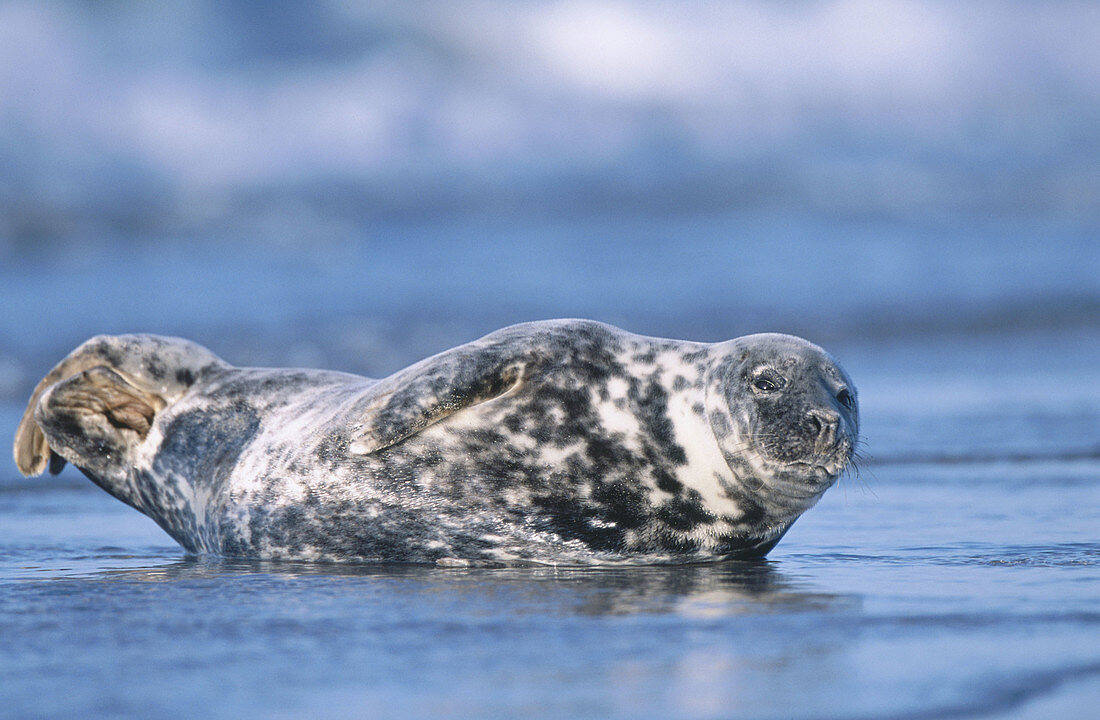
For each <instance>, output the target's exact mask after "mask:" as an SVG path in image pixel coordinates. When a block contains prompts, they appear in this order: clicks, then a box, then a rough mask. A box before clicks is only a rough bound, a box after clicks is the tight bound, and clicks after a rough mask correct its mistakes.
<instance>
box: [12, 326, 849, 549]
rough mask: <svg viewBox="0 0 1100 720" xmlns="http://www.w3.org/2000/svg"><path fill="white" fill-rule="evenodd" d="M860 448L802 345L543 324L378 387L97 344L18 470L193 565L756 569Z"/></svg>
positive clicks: (44, 384)
mask: <svg viewBox="0 0 1100 720" xmlns="http://www.w3.org/2000/svg"><path fill="white" fill-rule="evenodd" d="M858 432H859V411H858V406H857V394H856V389H855V386H854V385H853V383H852V381H851V379H850V378H849V377H848V375H847V374H846V373H845V372H844V370H842V369H841V368H840V366H839V365H838V364H837V363H836V361H835V360H833V359H832V358H831V357H830V356H829V355H828V354H827V353H826V352H825V351H823V350H822V349H821V348H819V347H817V346H815V345H813V344H811V343H809V342H807V341H805V340H802V339H800V338H797V337H793V336H790V335H780V334H759V335H748V336H744V337H740V338H736V339H734V340H730V341H728V342H722V343H715V344H706V343H697V342H688V341H679V340H666V339H660V338H652V337H644V336H640V335H635V334H632V333H628V332H625V331H623V330H620V329H618V328H615V327H612V326H609V325H605V324H602V323H598V322H594V321H588V320H552V321H541V322H533V323H525V324H521V325H515V326H511V327H507V328H504V329H502V330H499V331H497V332H494V333H491V334H489V335H487V336H485V337H483V338H481V339H479V340H475V341H473V342H470V343H468V344H465V345H461V346H459V347H456V348H453V349H451V350H447V351H445V352H442V353H440V354H438V355H435V356H433V357H430V358H427V359H426V360H423V361H421V362H419V363H416V364H415V365H412V366H410V367H408V368H406V369H404V370H401V371H399V372H397V373H394V374H393V375H390V376H389V377H386V378H384V379H381V380H374V379H370V378H365V377H360V376H357V375H351V374H346V373H340V372H333V371H325V370H298V369H259V368H237V367H233V366H231V365H229V364H228V363H226V362H224V361H223V360H221V359H220V358H218V357H217V356H215V355H214V354H213V353H211V352H210V351H209V350H206V349H205V348H203V347H201V346H199V345H196V344H194V343H192V342H189V341H187V340H182V339H177V338H167V337H159V336H154V335H120V336H100V337H95V338H92V339H91V340H89V341H87V342H86V343H84V344H83V345H81V346H80V347H78V348H77V349H76V350H74V351H73V352H72V353H71V354H70V355H69V356H68V357H66V358H65V359H64V360H63V361H61V363H60V364H58V365H57V366H56V367H55V368H54V369H53V370H51V371H50V373H49V374H48V375H46V377H45V378H44V379H43V380H42V381H41V382H40V383H39V384H38V386H37V387H36V388H35V390H34V393H33V395H32V397H31V399H30V402H29V403H28V405H27V410H26V413H25V414H24V416H23V419H22V422H21V423H20V425H19V427H18V430H17V431H16V436H15V447H14V454H15V460H16V464H17V465H18V467H19V469H20V471H21V472H23V473H24V474H25V475H31V474H39V473H42V472H43V471H45V470H46V468H47V466H48V467H49V469H50V470H51V471H52V472H54V473H56V472H58V471H60V469H61V467H62V466H63V465H64V464H65V462H66V461H68V462H70V463H72V464H73V465H75V466H76V467H77V468H79V469H80V470H81V471H83V472H84V474H85V475H87V476H88V477H89V478H90V479H91V480H92V481H93V482H95V483H96V484H97V485H99V486H100V487H101V488H103V489H104V490H106V491H107V492H109V493H111V494H112V495H114V496H115V497H116V498H118V499H120V500H122V501H123V502H125V503H127V504H129V505H131V506H133V507H135V508H136V509H138V510H139V511H141V512H143V513H145V514H146V515H148V516H149V517H151V518H153V520H155V521H156V522H157V523H158V524H159V525H160V526H161V527H162V528H164V530H165V531H167V533H168V534H169V535H170V536H172V538H174V539H175V540H176V541H177V542H178V543H179V544H180V545H182V546H183V547H184V548H185V549H186V550H187V551H188V552H190V553H198V554H203V553H210V554H221V555H227V556H250V557H262V558H292V559H307V560H310V559H316V560H343V559H353V560H371V561H406V562H436V563H440V564H463V563H471V562H472V563H477V564H494V563H507V564H511V563H524V562H531V563H560V564H590V563H604V562H616V561H642V562H694V561H708V560H719V559H725V558H750V557H762V556H763V555H765V554H766V553H767V552H768V551H769V550H771V548H772V547H774V546H775V544H776V543H777V542H778V541H779V539H780V538H781V537H782V536H783V534H784V533H785V532H786V531H787V529H788V528H789V527H790V526H791V524H792V523H793V522H794V521H795V520H796V519H797V518H798V517H799V516H800V515H801V514H802V513H803V512H804V511H806V510H807V509H809V508H810V507H812V506H813V505H814V503H816V502H817V500H818V499H819V498H820V497H821V495H822V494H823V493H824V492H825V491H826V489H828V488H829V487H830V486H831V485H832V484H833V483H834V482H835V481H836V479H837V478H838V476H839V474H840V473H841V472H843V471H844V469H845V468H846V467H848V465H849V463H850V462H851V459H852V456H853V452H854V447H855V444H856V442H857V438H858Z"/></svg>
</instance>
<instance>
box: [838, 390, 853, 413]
mask: <svg viewBox="0 0 1100 720" xmlns="http://www.w3.org/2000/svg"><path fill="white" fill-rule="evenodd" d="M836 399H837V402H839V403H840V404H841V405H843V406H844V407H846V408H848V409H849V410H851V409H852V408H854V407H855V406H856V401H855V398H853V397H852V393H850V392H848V391H847V390H841V391H840V392H838V393H837V394H836Z"/></svg>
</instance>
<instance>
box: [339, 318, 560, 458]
mask: <svg viewBox="0 0 1100 720" xmlns="http://www.w3.org/2000/svg"><path fill="white" fill-rule="evenodd" d="M523 327H524V326H516V327H514V328H506V329H505V330H502V331H499V332H496V333H493V334H492V335H488V336H486V337H485V338H482V339H481V340H477V341H474V342H472V343H468V344H466V345H462V346H460V347H457V348H454V349H453V350H448V351H446V352H443V353H440V354H439V355H435V356H433V357H430V358H428V359H427V360H423V361H422V362H419V363H417V364H416V365H413V366H411V367H409V368H406V369H405V370H402V371H401V372H398V373H396V374H394V375H391V376H390V377H388V378H386V379H384V380H382V381H380V382H379V383H378V384H377V385H375V386H374V390H373V392H374V400H373V402H371V403H370V405H368V406H367V408H366V409H365V411H364V412H363V414H362V416H361V421H360V423H359V424H358V425H357V426H356V427H355V430H354V432H353V434H352V438H351V440H352V442H351V444H350V446H349V448H348V449H349V451H350V452H351V453H353V454H357V455H368V454H370V453H374V452H378V451H379V450H383V449H385V448H387V447H390V446H392V445H396V444H397V443H399V442H401V441H402V440H404V439H406V438H408V437H410V436H412V435H415V434H416V433H418V432H420V431H421V430H423V429H425V428H427V427H429V426H431V425H434V424H435V423H437V422H439V421H441V420H443V419H444V418H447V417H450V416H451V415H454V414H455V413H458V412H460V411H462V410H464V409H466V408H469V407H472V406H474V405H477V404H479V403H484V402H488V401H490V400H493V399H495V398H498V397H501V396H502V395H505V394H507V393H508V392H510V391H512V390H513V389H515V388H517V387H519V386H520V385H522V383H523V381H524V379H525V378H526V377H529V376H530V374H531V372H532V370H533V369H534V368H536V367H537V366H538V365H539V364H540V363H541V362H543V361H544V360H545V359H546V356H547V354H546V352H545V346H543V345H540V341H539V335H538V333H530V332H522V331H521V329H522V328H523Z"/></svg>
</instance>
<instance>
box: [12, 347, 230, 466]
mask: <svg viewBox="0 0 1100 720" xmlns="http://www.w3.org/2000/svg"><path fill="white" fill-rule="evenodd" d="M223 367H227V366H226V365H225V363H224V362H223V361H221V360H220V359H219V358H218V357H217V356H215V355H214V354H213V353H211V352H210V351H208V350H206V349H205V348H203V347H200V346H199V345H196V344H194V343H191V342H188V341H186V340H179V339H176V338H165V337H158V336H155V335H118V336H107V335H103V336H99V337H95V338H92V339H91V340H89V341H87V342H86V343H84V344H83V345H81V346H80V347H78V348H77V349H76V350H74V351H73V352H72V353H70V354H69V356H68V357H66V358H65V359H64V360H62V361H61V362H60V363H59V364H58V365H57V366H56V367H55V368H54V369H53V370H51V371H50V372H49V374H47V375H46V377H44V378H43V379H42V381H41V382H40V383H38V386H37V387H36V388H35V389H34V392H33V393H32V395H31V399H30V402H28V403H27V409H26V411H25V412H24V413H23V419H22V421H20V423H19V427H18V429H16V431H15V444H14V447H13V454H14V456H15V464H16V465H17V466H18V468H19V471H20V472H21V473H23V474H24V475H39V474H41V473H42V472H44V471H45V470H46V469H47V467H48V468H49V470H50V472H51V473H53V474H56V473H58V472H60V471H61V468H62V467H64V465H65V461H66V460H68V461H70V462H72V463H73V464H74V465H77V466H78V467H80V468H81V469H83V470H86V471H88V472H91V473H94V474H97V475H100V476H102V475H103V473H105V472H106V473H108V474H109V471H110V469H111V468H112V467H113V468H117V467H118V466H119V465H120V464H121V463H124V462H126V461H127V460H128V458H129V456H130V452H129V451H130V450H131V449H132V448H133V447H134V446H135V445H136V444H137V443H139V442H140V441H141V440H143V439H144V438H145V436H146V435H147V434H148V432H149V428H150V427H152V423H153V418H154V416H155V415H156V413H157V412H159V411H160V410H162V409H163V408H164V407H165V406H166V405H167V404H169V403H171V402H174V401H175V400H176V399H178V398H179V397H180V396H182V395H183V394H184V393H185V392H186V391H187V389H188V388H189V387H190V386H191V385H192V384H193V383H194V382H195V380H196V379H198V378H199V377H200V376H202V375H204V374H206V373H209V372H210V371H212V370H214V369H218V368H223Z"/></svg>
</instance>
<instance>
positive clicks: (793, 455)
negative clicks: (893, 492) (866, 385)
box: [708, 333, 859, 523]
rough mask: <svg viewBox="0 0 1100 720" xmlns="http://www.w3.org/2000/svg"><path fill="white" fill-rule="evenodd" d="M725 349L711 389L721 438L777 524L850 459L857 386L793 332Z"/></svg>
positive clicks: (830, 480) (808, 501) (808, 500)
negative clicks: (793, 334) (723, 358)
mask: <svg viewBox="0 0 1100 720" xmlns="http://www.w3.org/2000/svg"><path fill="white" fill-rule="evenodd" d="M724 350H726V351H727V353H728V354H726V355H725V360H724V361H723V362H722V363H720V364H718V366H717V367H716V368H715V369H714V371H713V372H714V373H715V375H716V377H714V378H713V382H711V383H710V384H709V387H710V388H711V392H710V393H709V394H708V409H709V415H710V421H711V426H712V427H713V428H714V432H715V437H716V439H717V440H718V444H719V446H720V447H721V449H722V452H723V454H724V455H725V457H726V461H727V462H728V463H729V465H730V468H731V470H732V471H733V474H734V476H735V478H737V480H738V481H739V482H740V483H741V485H742V487H744V488H746V489H752V490H753V491H755V492H756V493H758V494H759V495H760V496H761V497H762V498H763V499H764V500H765V507H766V509H767V510H774V512H771V513H769V514H770V515H772V517H771V518H770V520H771V521H772V522H773V523H775V522H777V521H781V519H782V518H783V516H785V515H791V514H793V517H797V515H798V514H799V513H801V512H802V511H804V510H806V509H807V508H808V507H809V506H811V505H812V504H813V503H814V502H816V500H817V499H818V498H819V497H820V496H821V494H822V493H823V492H825V490H826V489H828V487H829V486H830V485H832V484H833V483H834V482H835V481H836V479H837V477H838V476H839V474H840V473H841V472H842V471H843V470H844V469H845V468H846V467H847V466H848V463H849V462H851V459H852V453H853V451H854V448H855V444H856V441H857V438H858V435H859V406H858V403H857V395H856V389H855V386H854V385H853V384H852V381H851V379H850V378H849V377H848V374H847V373H845V372H844V370H842V369H841V368H840V366H839V365H837V363H836V361H835V360H833V358H832V357H830V356H829V355H828V353H826V352H825V351H824V350H822V349H821V348H819V347H817V346H816V345H813V344H812V343H809V342H807V341H805V340H803V339H801V338H797V337H794V336H791V335H779V334H772V333H768V334H761V335H747V336H745V337H741V338H737V339H736V340H731V341H730V342H729V343H727V344H726V346H725V348H724ZM793 517H791V518H790V519H791V520H792V521H793Z"/></svg>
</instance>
